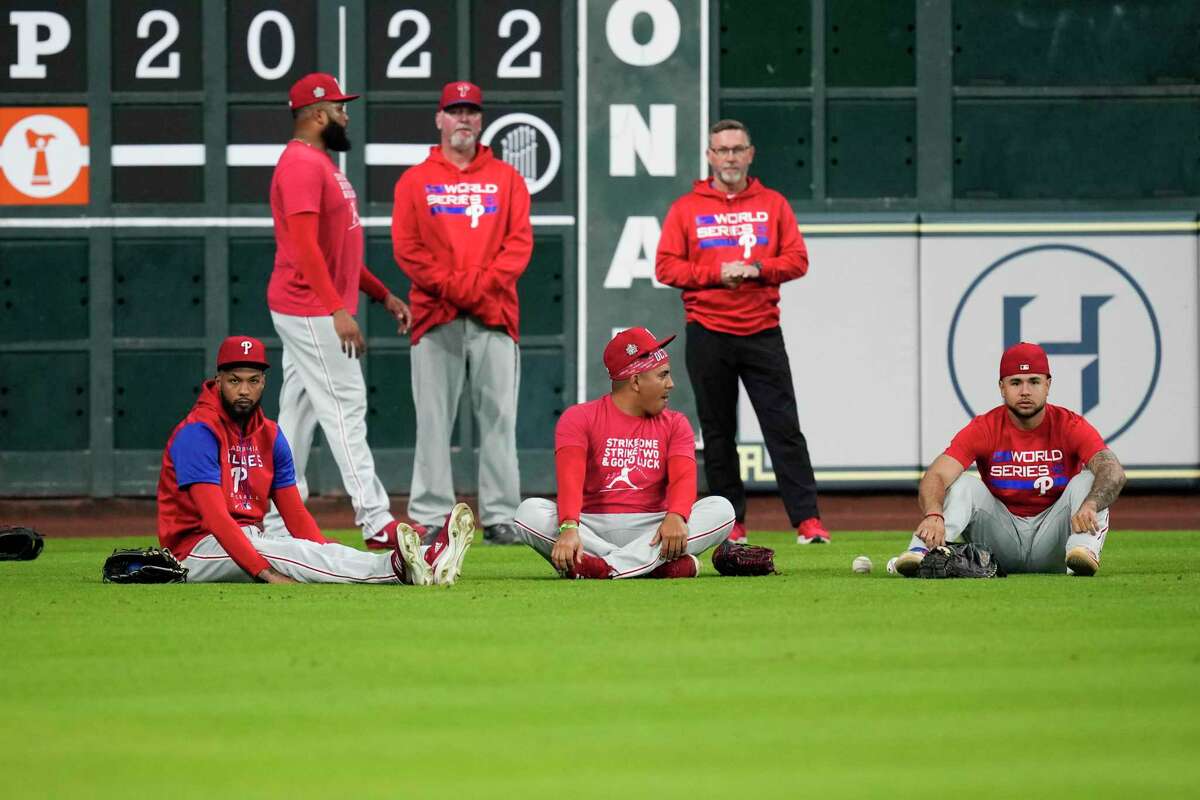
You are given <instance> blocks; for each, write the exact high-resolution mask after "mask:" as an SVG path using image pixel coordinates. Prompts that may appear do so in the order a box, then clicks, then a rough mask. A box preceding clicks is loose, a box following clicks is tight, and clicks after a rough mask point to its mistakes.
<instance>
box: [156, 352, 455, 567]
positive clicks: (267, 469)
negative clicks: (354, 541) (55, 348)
mask: <svg viewBox="0 0 1200 800" xmlns="http://www.w3.org/2000/svg"><path fill="white" fill-rule="evenodd" d="M267 368H268V363H267V351H266V348H265V347H263V343H262V342H260V341H259V340H258V339H255V338H253V337H251V336H230V337H229V338H228V339H226V340H225V341H224V342H223V343H222V344H221V348H220V350H219V351H218V353H217V376H216V378H214V379H212V380H208V381H205V383H204V386H203V387H201V389H200V397H199V398H198V399H197V400H196V405H195V407H194V408H193V409H192V410H191V413H189V414H188V415H187V417H185V418H184V420H183V421H182V422H180V423H179V424H178V425H177V426H176V427H175V430H174V431H173V432H172V433H171V438H170V439H169V440H168V441H167V447H166V449H165V451H164V452H163V459H162V471H161V473H160V474H159V479H158V541H159V543H160V544H161V545H162V546H163V547H165V548H167V549H168V550H170V551H171V553H172V554H173V555H174V556H175V557H176V558H178V559H179V561H180V562H181V563H182V564H183V565H184V566H185V567H187V568H188V580H189V581H191V582H197V583H208V582H236V583H245V582H249V581H255V580H256V581H260V582H263V583H407V584H414V585H428V584H431V583H440V584H450V583H454V582H455V580H456V579H457V578H458V574H459V572H460V571H461V570H462V562H463V557H464V556H465V555H466V552H467V548H468V547H470V545H471V540H472V539H473V538H474V535H475V518H474V517H473V516H472V515H471V509H470V508H468V507H467V506H465V505H463V504H462V503H459V504H458V505H457V506H455V508H454V511H453V512H452V513H451V515H450V519H449V520H448V521H447V522H446V525H445V527H443V528H442V530H441V532H440V533H439V534H438V536H437V538H436V539H435V541H434V542H433V544H432V545H431V546H429V547H426V548H423V549H422V547H421V542H420V539H419V538H418V537H417V534H416V533H415V532H414V531H413V529H412V528H410V527H409V526H408V525H405V524H404V523H397V525H396V534H397V536H396V546H395V549H394V550H392V551H391V552H386V553H364V552H363V551H361V550H356V549H354V548H353V547H347V546H346V545H344V544H341V543H340V542H335V541H332V540H330V539H327V538H325V536H324V535H322V533H321V530H320V528H318V527H317V523H316V521H315V520H313V518H312V515H310V514H309V513H308V510H307V509H306V508H305V507H304V500H303V499H302V498H301V496H300V491H299V489H297V487H296V469H295V464H294V462H293V460H292V449H291V447H290V446H289V445H288V442H287V438H286V437H285V436H284V435H283V431H282V430H280V428H279V426H278V425H276V424H275V423H274V422H273V421H271V420H269V419H267V417H266V415H265V414H263V412H262V409H261V408H260V407H259V403H260V401H261V400H262V393H263V390H264V389H265V388H266V385H267V378H266V370H267ZM271 502H274V503H275V507H276V508H278V509H279V513H280V515H281V516H282V518H283V523H284V525H285V528H284V529H283V531H282V533H280V534H267V533H265V532H264V531H263V516H264V515H265V514H266V513H267V508H268V507H269V505H270V503H271Z"/></svg>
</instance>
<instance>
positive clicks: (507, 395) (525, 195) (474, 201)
mask: <svg viewBox="0 0 1200 800" xmlns="http://www.w3.org/2000/svg"><path fill="white" fill-rule="evenodd" d="M434 119H435V121H436V124H437V127H438V130H439V131H440V132H441V144H440V145H437V146H434V147H432V148H430V152H429V157H428V158H426V159H425V161H423V162H422V163H420V164H417V165H416V166H414V167H411V168H410V169H408V170H407V171H405V173H404V174H403V175H401V176H400V180H399V181H397V182H396V195H395V200H396V204H395V206H394V208H393V210H392V247H393V250H394V253H395V257H396V263H397V264H399V265H400V269H402V270H404V273H405V274H406V275H408V277H409V279H410V280H412V290H411V292H410V294H409V298H410V300H411V302H412V310H413V331H412V391H413V403H414V405H415V406H416V410H417V445H416V454H415V458H414V461H413V479H412V489H411V492H410V496H409V501H408V515H409V516H410V517H412V518H413V519H414V520H416V521H417V522H418V523H420V524H421V525H422V526H425V527H428V528H436V527H438V526H440V525H441V524H442V520H443V519H445V516H446V514H447V512H448V511H449V510H450V507H451V506H452V505H453V504H454V476H453V473H452V472H451V469H450V433H451V430H452V428H453V426H454V420H455V417H456V416H457V413H458V403H459V398H460V397H461V396H462V392H463V388H464V384H465V383H468V382H469V383H470V397H471V408H472V409H473V410H474V413H475V424H476V426H477V427H478V429H479V517H480V521H481V522H482V523H483V535H484V539H485V540H486V541H488V542H491V543H494V544H513V543H515V542H516V541H517V539H516V533H515V531H514V530H513V527H512V520H513V514H514V513H515V512H516V510H517V503H519V502H520V501H521V478H520V470H519V468H518V464H517V389H518V384H519V380H520V372H521V353H520V350H519V349H518V348H517V335H518V306H517V279H518V278H520V277H521V275H522V273H524V272H525V268H526V267H527V266H528V265H529V256H530V254H531V253H532V252H533V229H532V228H531V227H530V222H529V190H528V189H526V188H525V180H524V178H522V177H521V176H520V174H518V173H517V171H516V170H514V169H513V168H512V167H510V166H509V165H508V164H506V163H504V162H503V161H501V160H499V159H497V158H494V157H493V155H492V151H491V148H488V147H485V146H484V145H481V144H480V143H479V133H480V130H481V129H482V126H483V93H482V92H481V91H480V89H479V87H478V86H476V85H475V84H473V83H467V82H465V81H458V82H455V83H448V84H446V86H445V87H444V88H443V90H442V100H441V104H440V105H439V106H438V112H437V116H436V117H435V118H434Z"/></svg>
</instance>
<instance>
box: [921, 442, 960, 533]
mask: <svg viewBox="0 0 1200 800" xmlns="http://www.w3.org/2000/svg"><path fill="white" fill-rule="evenodd" d="M962 473H963V466H962V464H960V463H958V462H957V461H956V460H954V459H953V458H951V457H950V456H948V455H946V454H945V453H942V454H941V455H940V456H938V457H937V458H935V459H934V460H933V463H932V464H930V465H929V469H927V470H925V474H924V475H922V476H921V485H920V486H919V487H918V489H917V503H918V505H920V506H921V513H922V514H925V515H926V516H925V518H924V519H922V520H921V523H920V524H919V525H918V526H917V530H916V536H917V537H918V538H919V539H920V540H921V541H923V542H925V544H927V545H928V546H929V547H931V548H933V547H941V546H942V544H944V543H945V541H946V520H945V519H943V518H942V516H941V514H942V504H943V503H944V502H945V500H946V490H947V489H949V488H950V484H952V483H954V482H955V481H956V480H958V476H959V475H962Z"/></svg>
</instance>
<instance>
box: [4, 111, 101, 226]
mask: <svg viewBox="0 0 1200 800" xmlns="http://www.w3.org/2000/svg"><path fill="white" fill-rule="evenodd" d="M87 203H88V116H87V107H86V106H66V107H62V106H59V107H50V106H39V107H29V108H0V205H5V206H44V205H61V206H78V205H87Z"/></svg>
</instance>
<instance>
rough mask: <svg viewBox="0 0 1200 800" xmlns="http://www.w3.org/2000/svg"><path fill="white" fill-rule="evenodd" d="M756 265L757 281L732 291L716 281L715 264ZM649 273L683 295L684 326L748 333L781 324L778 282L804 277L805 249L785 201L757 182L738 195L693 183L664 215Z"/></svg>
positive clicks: (704, 182) (705, 182)
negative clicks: (740, 263) (652, 268)
mask: <svg viewBox="0 0 1200 800" xmlns="http://www.w3.org/2000/svg"><path fill="white" fill-rule="evenodd" d="M731 261H743V262H745V263H747V264H751V263H757V264H759V265H760V266H761V268H762V277H761V278H758V279H756V280H746V281H743V282H742V284H741V285H740V286H739V287H738V288H736V289H729V288H726V287H725V286H724V285H723V284H722V283H721V265H722V264H724V263H728V262H731ZM654 271H655V275H656V276H657V277H658V280H659V281H660V282H662V283H665V284H667V285H668V286H674V287H676V288H679V289H682V290H683V308H684V312H685V314H686V317H687V321H688V322H698V323H700V324H701V325H703V326H704V327H705V328H707V329H709V330H712V331H717V332H718V333H732V334H736V335H739V336H749V335H751V334H754V333H759V332H761V331H765V330H769V329H770V328H775V327H778V325H779V284H781V283H784V282H786V281H790V280H792V279H794V278H799V277H801V276H802V275H804V274H805V273H806V272H808V249H807V248H806V247H805V246H804V238H803V237H802V236H801V235H800V230H799V229H798V228H797V226H796V215H795V214H793V213H792V208H791V206H789V205H788V202H787V200H786V199H784V196H783V195H781V194H780V193H779V192H776V191H774V190H773V189H768V188H766V187H765V186H763V185H762V184H761V183H760V182H759V181H758V179H757V178H750V180H749V183H748V185H747V186H746V188H745V189H743V190H742V191H740V192H738V193H736V194H727V193H725V192H721V191H718V190H716V189H714V188H713V187H712V185H711V182H710V181H709V180H699V181H696V182H695V184H693V185H692V191H690V192H688V193H687V194H685V195H683V196H682V197H680V198H679V199H678V200H676V201H675V202H674V204H672V206H671V210H670V211H668V212H667V218H666V219H665V220H664V221H663V228H662V235H661V237H660V238H659V240H658V255H657V257H656V259H655V268H654Z"/></svg>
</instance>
